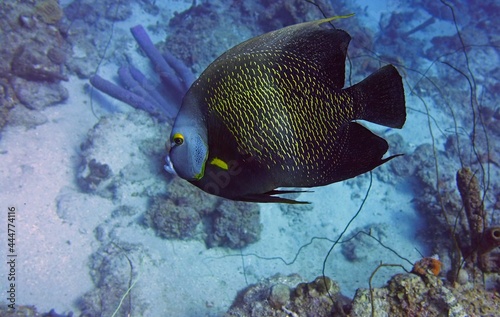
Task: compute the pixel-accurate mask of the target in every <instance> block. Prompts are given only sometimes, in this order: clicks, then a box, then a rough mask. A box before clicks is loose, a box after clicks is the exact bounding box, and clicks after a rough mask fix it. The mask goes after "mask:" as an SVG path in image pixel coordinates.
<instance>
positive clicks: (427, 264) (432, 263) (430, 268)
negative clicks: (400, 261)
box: [411, 257, 443, 276]
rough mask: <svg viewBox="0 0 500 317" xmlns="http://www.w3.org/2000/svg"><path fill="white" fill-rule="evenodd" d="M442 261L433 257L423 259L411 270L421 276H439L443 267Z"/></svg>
mask: <svg viewBox="0 0 500 317" xmlns="http://www.w3.org/2000/svg"><path fill="white" fill-rule="evenodd" d="M442 265H443V264H442V263H441V261H439V260H438V259H436V258H433V257H427V258H423V259H421V260H420V261H417V262H416V263H415V264H414V265H413V268H412V270H411V272H412V273H415V274H417V275H420V276H425V275H427V274H431V273H432V274H434V275H435V276H438V275H439V272H441V267H442Z"/></svg>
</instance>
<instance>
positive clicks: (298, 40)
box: [207, 15, 351, 89]
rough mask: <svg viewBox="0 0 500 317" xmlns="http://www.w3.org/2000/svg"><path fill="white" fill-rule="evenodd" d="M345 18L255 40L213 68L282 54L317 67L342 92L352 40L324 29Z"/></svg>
mask: <svg viewBox="0 0 500 317" xmlns="http://www.w3.org/2000/svg"><path fill="white" fill-rule="evenodd" d="M349 16H350V15H349ZM344 17H348V16H341V17H332V18H327V19H322V20H317V21H311V22H305V23H300V24H295V25H291V26H288V27H285V28H282V29H279V30H276V31H273V32H269V33H266V34H263V35H260V36H257V37H254V38H252V39H250V40H247V41H246V42H243V43H241V44H239V45H237V46H235V47H233V48H232V49H230V50H228V51H227V52H226V53H224V54H222V55H221V56H220V57H219V58H218V59H217V60H216V61H215V62H214V63H212V65H210V66H211V67H212V66H215V67H216V65H217V64H219V63H224V62H227V61H228V60H231V59H234V58H238V56H241V55H246V54H255V53H263V52H273V53H274V54H275V53H276V52H282V53H283V54H287V55H293V56H297V57H298V58H300V59H302V60H306V61H308V62H309V63H314V64H315V65H316V66H318V68H320V69H321V70H322V71H323V73H324V74H327V76H328V77H329V79H330V80H331V82H332V83H333V86H334V87H333V88H335V89H341V88H343V87H344V79H345V78H344V77H345V58H346V54H347V47H348V45H349V42H350V40H351V37H350V35H349V34H348V33H347V32H345V31H343V30H340V29H334V28H332V27H328V26H322V25H323V24H325V23H327V22H330V21H331V20H334V19H338V18H344ZM208 69H210V67H209V68H208ZM208 69H207V71H208Z"/></svg>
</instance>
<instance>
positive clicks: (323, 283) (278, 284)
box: [224, 274, 347, 317]
mask: <svg viewBox="0 0 500 317" xmlns="http://www.w3.org/2000/svg"><path fill="white" fill-rule="evenodd" d="M332 299H333V301H332ZM346 303H347V301H346V299H345V298H344V297H343V296H342V295H341V294H340V289H339V286H338V285H337V284H336V283H335V282H334V281H332V280H330V279H329V278H328V277H318V278H316V279H315V280H314V281H312V282H310V283H304V282H303V280H302V278H301V277H300V276H298V275H296V274H294V275H289V276H283V275H276V276H273V277H271V278H269V279H266V280H264V281H262V282H260V283H258V284H254V285H250V286H248V287H247V288H245V289H243V290H242V291H240V292H239V293H238V295H237V297H236V299H235V300H234V302H233V304H232V305H231V308H230V309H229V310H228V311H227V313H226V314H225V315H224V316H225V317H231V316H234V317H236V316H238V317H251V316H255V317H257V316H269V317H273V316H275V317H288V316H345V314H344V305H345V304H346Z"/></svg>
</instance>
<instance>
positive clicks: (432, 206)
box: [0, 0, 500, 316]
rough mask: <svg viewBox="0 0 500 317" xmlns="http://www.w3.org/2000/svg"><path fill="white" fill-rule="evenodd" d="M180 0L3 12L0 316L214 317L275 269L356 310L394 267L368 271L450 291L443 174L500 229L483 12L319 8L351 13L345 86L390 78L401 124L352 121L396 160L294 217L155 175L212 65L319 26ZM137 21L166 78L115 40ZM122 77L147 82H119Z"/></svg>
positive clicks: (479, 7)
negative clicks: (321, 284)
mask: <svg viewBox="0 0 500 317" xmlns="http://www.w3.org/2000/svg"><path fill="white" fill-rule="evenodd" d="M56 2H57V1H56ZM194 3H196V5H194V4H193V2H192V1H187V0H184V1H182V0H179V1H164V2H161V3H160V2H155V1H105V2H102V1H100V2H99V1H93V0H76V1H61V3H60V6H59V5H57V4H56V3H55V2H53V1H40V3H38V5H33V4H30V3H19V4H17V3H16V4H15V5H14V4H7V3H2V4H0V8H2V11H1V14H3V15H4V17H3V18H4V19H3V22H2V24H1V25H2V32H1V34H0V38H2V43H4V44H2V46H3V48H2V49H1V50H0V54H1V56H2V59H3V60H4V61H7V62H6V63H3V65H1V69H0V85H1V88H2V90H1V91H0V92H1V94H0V97H1V98H2V100H1V102H2V111H3V113H4V114H3V115H2V117H1V119H2V121H1V122H2V124H3V122H5V123H4V124H3V128H2V132H1V139H0V155H1V156H2V158H1V159H0V174H1V177H0V182H1V184H0V188H2V193H0V197H1V198H0V201H2V208H4V211H5V216H2V218H1V219H0V223H1V224H2V225H1V227H0V236H1V237H3V239H4V242H3V245H7V244H8V240H7V237H8V234H9V233H11V231H9V230H8V229H9V228H8V223H9V222H10V223H14V224H15V225H16V229H15V239H16V240H15V248H13V249H12V250H10V249H11V248H9V250H6V249H5V248H4V247H2V248H0V253H1V254H0V256H1V257H2V258H3V259H4V262H6V261H7V260H8V259H9V258H11V257H12V255H14V254H15V256H16V257H17V258H16V259H17V260H16V261H17V262H16V266H15V269H14V273H15V274H14V277H15V278H16V279H15V281H13V282H15V285H14V291H11V292H8V291H9V290H12V289H13V286H11V285H10V283H11V280H9V277H10V276H12V274H11V275H9V273H12V268H11V267H9V266H7V265H2V266H1V269H0V286H1V290H2V294H3V297H2V299H1V300H0V304H5V305H9V304H12V303H15V307H16V309H17V310H18V311H19V310H22V309H25V308H23V306H28V305H34V306H35V307H36V308H37V310H38V312H39V313H47V312H49V311H50V310H51V309H55V311H56V312H57V313H59V314H62V316H69V315H70V312H73V313H74V316H80V315H81V316H127V315H129V314H130V315H131V316H223V315H224V313H225V312H226V311H228V309H229V308H230V306H231V305H232V303H233V301H234V300H235V298H236V296H237V294H238V292H239V291H241V290H242V289H244V288H245V287H247V286H249V285H252V284H255V283H259V282H261V281H263V280H265V279H268V278H271V277H273V276H275V275H276V274H282V275H289V274H298V275H300V278H299V279H300V280H301V281H302V282H310V281H312V280H314V279H315V278H316V277H318V276H321V275H323V274H325V275H326V276H328V277H330V278H332V279H333V280H335V281H337V282H338V283H339V286H340V288H341V292H342V293H343V294H344V295H345V296H347V297H348V298H353V296H354V295H355V293H356V290H357V289H359V288H368V280H369V279H370V275H371V273H372V272H373V271H374V270H375V268H376V267H377V265H379V264H380V263H389V264H397V265H399V266H394V267H391V268H390V269H386V270H385V269H384V270H380V271H379V272H377V274H376V275H375V277H374V279H373V281H372V285H373V286H374V287H382V286H384V285H385V283H386V282H387V280H389V279H390V278H391V276H393V275H394V274H398V273H405V271H404V270H407V271H409V270H411V268H412V264H413V263H415V262H416V261H418V260H420V259H421V258H422V257H430V256H436V257H437V258H439V259H440V260H441V261H442V263H443V270H442V272H441V273H440V275H439V277H440V278H441V279H442V280H443V281H445V282H449V279H450V275H449V274H448V273H449V272H450V270H452V269H453V267H454V265H455V263H456V262H453V260H452V259H453V257H454V256H456V254H457V252H458V250H457V249H456V248H455V247H454V243H453V239H454V237H453V236H451V235H450V231H453V232H456V233H457V235H456V236H459V238H457V239H459V242H460V243H461V244H465V245H467V244H468V243H470V242H469V240H468V239H467V237H468V230H469V228H468V227H467V223H466V220H465V218H466V217H465V215H464V211H463V209H462V201H461V199H460V195H459V193H458V190H457V186H456V181H455V174H456V172H457V171H458V170H459V169H460V168H462V167H469V168H470V169H471V170H472V171H473V173H474V174H475V176H476V177H477V179H478V181H479V188H480V197H481V199H482V200H483V203H484V210H485V212H486V214H485V217H484V218H485V223H486V226H490V227H493V226H498V225H499V222H500V218H499V203H498V199H499V198H498V197H499V194H498V189H499V186H498V179H499V178H498V176H499V171H500V170H499V168H500V153H499V149H500V146H498V142H499V141H498V139H499V134H500V121H499V120H500V115H499V113H498V107H497V103H496V100H497V98H498V95H499V93H500V92H499V91H500V90H499V87H500V86H499V84H498V80H499V78H500V71H499V66H498V65H500V63H499V60H500V56H499V50H498V45H499V38H498V34H500V33H499V31H500V30H498V28H499V25H498V23H496V20H495V14H496V12H498V9H500V6H499V5H498V4H497V3H496V2H495V1H481V2H474V1H457V0H456V1H449V2H441V1H417V0H415V1H375V2H374V1H345V2H344V1H331V2H330V3H329V2H328V1H322V2H321V4H320V6H321V8H322V9H323V12H324V13H325V14H326V15H327V16H332V15H348V14H351V13H354V16H353V17H349V18H344V19H339V20H335V21H334V26H335V27H336V28H341V29H343V30H345V31H346V32H348V33H349V34H350V35H351V37H352V40H351V42H350V45H349V50H348V60H347V62H346V73H345V75H346V85H345V86H346V87H348V86H351V85H353V84H355V83H357V82H359V81H361V80H362V79H364V78H366V77H367V76H368V75H370V74H371V73H373V72H374V71H376V70H377V69H378V68H380V67H382V66H384V65H387V64H392V65H394V66H395V67H396V68H397V69H398V71H399V73H400V74H401V76H402V78H403V83H404V89H405V98H406V107H407V119H406V123H405V125H404V127H403V128H402V129H401V130H399V129H391V128H386V127H381V126H377V125H374V124H370V123H366V122H362V124H363V125H366V126H367V127H369V128H370V130H372V131H374V132H375V133H376V134H378V135H379V136H381V137H383V138H385V139H387V140H388V142H389V145H390V150H389V154H390V155H394V154H404V156H402V157H398V158H395V159H394V160H392V161H391V162H389V163H387V164H385V165H382V166H381V167H378V168H376V169H375V170H374V171H373V172H372V173H366V174H363V175H360V176H358V177H356V178H353V179H350V180H347V181H345V182H341V183H335V184H332V185H328V186H325V187H319V188H313V189H311V191H313V192H311V193H302V194H300V196H297V195H295V196H293V194H292V196H287V197H288V198H291V199H297V200H300V201H310V202H312V204H311V205H305V206H302V205H299V206H298V207H297V206H295V205H286V204H274V203H272V204H256V203H246V204H241V203H234V202H232V201H229V200H225V199H222V198H219V197H215V196H212V195H208V194H205V193H203V192H202V191H201V190H199V189H198V188H196V187H195V186H192V185H191V184H189V183H188V182H186V181H184V180H182V179H180V178H179V177H178V176H175V175H173V174H171V173H169V172H167V171H165V169H164V165H165V164H166V163H165V157H166V156H167V154H168V152H167V149H166V147H167V148H168V147H169V146H170V141H169V140H168V138H169V135H170V131H171V126H172V122H173V119H175V118H174V116H173V115H172V113H176V111H177V109H178V108H179V107H180V103H181V99H182V96H183V95H184V94H185V92H186V90H187V88H188V87H189V85H190V84H191V82H192V81H193V80H194V79H195V78H197V77H198V76H200V75H201V73H202V72H203V70H204V69H205V68H206V67H207V66H208V65H210V63H211V62H212V61H213V60H214V59H215V58H217V57H218V56H219V55H220V54H222V53H223V52H225V51H227V50H228V49H230V48H231V47H233V46H234V45H237V44H239V43H241V42H242V41H244V40H247V39H249V38H252V37H254V36H257V35H260V34H263V33H265V32H269V31H272V30H275V29H279V28H282V27H285V26H288V25H291V24H295V23H300V22H306V21H312V20H315V19H320V18H323V14H322V13H321V11H320V10H319V9H318V7H316V6H315V5H313V4H311V3H309V2H306V1H298V0H297V1H292V2H287V1H277V2H273V3H272V4H270V3H268V1H245V2H238V1H237V2H234V1H223V0H220V1H195V2H194ZM51 6H52V7H51ZM138 24H141V25H142V26H143V27H144V29H145V31H146V32H147V34H148V35H149V37H150V39H151V41H152V42H153V43H154V44H157V47H158V48H159V51H160V52H166V51H168V52H170V54H171V55H172V56H173V58H174V60H173V61H172V60H170V62H169V63H168V64H170V66H171V67H172V68H173V69H171V70H170V71H169V73H163V75H164V78H163V79H161V78H160V77H159V76H158V72H162V71H163V70H164V68H162V67H160V66H157V65H156V66H155V65H152V64H151V63H150V60H149V59H148V57H147V55H148V54H147V53H144V50H141V49H140V47H139V45H138V44H137V42H136V41H135V40H134V37H133V35H132V34H131V32H130V28H132V27H134V26H136V25H138ZM40 65H41V66H40ZM129 65H133V66H134V67H136V68H137V69H138V70H139V71H140V72H142V73H143V74H144V76H145V77H146V78H147V80H148V81H147V82H146V81H145V80H144V79H141V81H140V82H136V81H134V80H129V81H126V80H124V77H123V76H122V77H120V76H119V75H118V69H119V67H128V66H129ZM95 75H98V76H100V78H102V79H104V80H107V81H109V82H110V83H114V84H115V85H116V87H117V88H120V87H121V89H122V90H118V93H117V95H118V96H116V97H118V98H120V97H123V98H125V99H127V98H128V100H129V101H130V98H140V99H137V100H135V99H134V100H135V101H134V102H129V104H132V105H129V104H127V103H124V102H121V101H117V100H116V99H115V98H111V97H109V96H107V95H106V94H103V93H102V92H100V91H98V89H96V88H93V87H92V86H91V85H90V82H89V79H90V78H95V77H93V76H95ZM108 87H111V86H108ZM113 87H115V86H113ZM9 207H10V208H12V207H13V208H14V209H15V210H16V215H15V220H10V219H14V218H12V217H11V216H9V215H7V210H8V208H9ZM351 220H352V222H351ZM360 232H364V233H365V234H363V233H360ZM367 234H369V235H371V236H372V237H373V238H376V240H375V239H371V238H370V237H367ZM456 236H455V237H456ZM339 237H340V240H339V241H338V242H340V243H338V244H335V246H334V248H333V249H331V247H332V246H333V245H334V243H335V241H336V240H337V239H339ZM363 237H364V238H363ZM348 240H349V241H348ZM465 249H466V247H464V250H465ZM497 249H498V248H497ZM497 249H494V250H493V251H492V252H493V253H494V252H498V250H497ZM330 252H331V253H330ZM327 255H328V257H327ZM6 259H7V260H6ZM403 268H404V269H403ZM497 269H498V268H497ZM497 291H498V290H497ZM5 294H7V295H8V297H5ZM12 294H14V295H12ZM12 298H13V299H12ZM2 314H3V313H2ZM2 314H0V315H2ZM2 316H3V315H2ZM51 316H53V315H51ZM54 316H55V315H54Z"/></svg>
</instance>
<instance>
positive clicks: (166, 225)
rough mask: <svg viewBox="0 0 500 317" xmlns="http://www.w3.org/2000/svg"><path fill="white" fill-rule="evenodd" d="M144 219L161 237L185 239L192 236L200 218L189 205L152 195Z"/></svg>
mask: <svg viewBox="0 0 500 317" xmlns="http://www.w3.org/2000/svg"><path fill="white" fill-rule="evenodd" d="M145 220H146V223H147V224H148V225H149V226H150V227H152V228H154V229H155V231H156V232H157V233H158V235H160V236H161V237H164V238H175V239H186V238H192V237H194V235H195V233H196V227H197V226H198V224H199V223H200V221H201V218H200V215H199V213H198V212H197V211H196V210H195V209H194V208H193V207H191V206H186V205H182V204H181V205H178V204H175V202H174V201H173V200H170V199H165V198H162V197H154V198H153V199H152V203H151V207H150V208H149V209H148V211H147V212H146V217H145Z"/></svg>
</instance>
